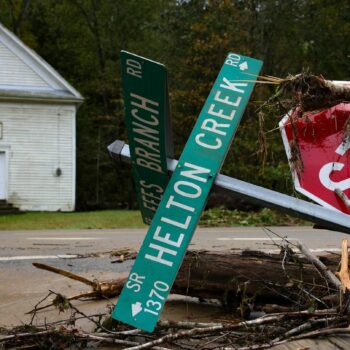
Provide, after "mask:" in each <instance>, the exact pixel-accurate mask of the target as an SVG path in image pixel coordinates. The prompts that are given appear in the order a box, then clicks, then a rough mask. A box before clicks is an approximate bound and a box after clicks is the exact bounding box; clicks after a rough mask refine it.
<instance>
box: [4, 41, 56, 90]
mask: <svg viewBox="0 0 350 350" xmlns="http://www.w3.org/2000/svg"><path fill="white" fill-rule="evenodd" d="M0 85H3V86H10V87H12V86H13V87H17V88H18V87H21V86H23V87H35V88H50V86H49V85H48V84H47V83H46V82H45V81H44V80H43V79H41V78H40V76H39V75H38V74H37V73H35V72H34V71H33V70H32V69H31V68H30V67H29V66H28V64H26V63H24V62H23V61H22V60H21V59H20V58H19V57H18V56H16V55H15V54H14V53H13V52H12V51H11V50H10V49H9V48H8V47H6V46H5V45H4V44H3V43H2V42H1V38H0Z"/></svg>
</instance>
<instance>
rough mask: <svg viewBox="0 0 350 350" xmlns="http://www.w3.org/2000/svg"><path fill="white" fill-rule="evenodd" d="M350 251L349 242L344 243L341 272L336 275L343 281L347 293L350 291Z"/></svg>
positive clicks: (345, 240)
mask: <svg viewBox="0 0 350 350" xmlns="http://www.w3.org/2000/svg"><path fill="white" fill-rule="evenodd" d="M348 265H349V251H348V240H347V239H343V241H342V252H341V263H340V271H339V272H337V273H336V275H337V276H338V277H339V279H340V281H341V286H342V290H343V292H344V293H345V291H346V290H348V291H350V277H349V267H348Z"/></svg>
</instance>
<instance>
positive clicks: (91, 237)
mask: <svg viewBox="0 0 350 350" xmlns="http://www.w3.org/2000/svg"><path fill="white" fill-rule="evenodd" d="M271 230H272V231H273V232H276V233H277V234H278V235H281V236H288V238H289V239H290V240H295V239H298V240H301V241H303V242H304V243H305V244H306V245H307V246H308V247H309V248H311V249H312V250H313V251H315V252H318V253H319V252H323V251H332V252H339V251H340V249H339V248H340V245H341V240H342V238H344V237H345V238H347V237H348V236H347V235H345V234H341V233H337V232H332V231H327V230H314V229H312V228H310V227H273V228H271ZM145 234H146V230H145V229H137V230H135V229H133V230H129V229H128V230H126V229H121V230H75V231H67V230H65V231H62V230H55V231H22V232H19V231H8V232H6V231H1V232H0V240H1V250H0V326H1V325H5V324H7V325H9V324H19V323H21V322H24V321H27V320H28V316H24V312H25V311H28V310H29V309H31V307H32V306H33V305H35V303H36V302H37V301H38V300H40V299H41V298H43V297H44V296H45V295H46V294H47V291H48V290H49V289H54V290H55V291H58V292H61V293H64V294H65V295H73V294H76V293H78V292H81V291H87V290H88V287H86V286H84V285H82V284H81V283H78V282H75V281H73V282H70V281H69V282H67V279H66V278H64V277H61V276H56V275H54V274H52V273H49V272H45V271H40V270H37V269H35V268H33V267H32V264H31V263H32V262H34V261H36V262H42V263H46V264H50V265H54V266H56V267H61V268H64V269H66V270H70V271H72V272H75V273H79V274H80V275H83V276H85V277H87V278H89V279H95V278H97V279H109V278H116V277H117V276H121V275H125V274H126V273H127V271H128V270H129V269H130V266H131V262H126V263H123V264H111V260H112V259H111V258H110V257H109V255H108V254H105V255H102V256H100V257H88V258H78V259H77V258H76V257H77V255H81V254H83V255H84V254H89V253H96V252H108V251H111V250H117V249H121V248H123V247H129V248H134V249H138V248H139V246H140V244H141V242H142V240H143V238H144V236H145ZM270 237H273V239H274V240H275V241H276V243H279V240H278V237H277V238H276V236H274V235H273V234H271V232H270V231H268V230H266V229H263V228H252V227H244V228H242V227H240V228H210V229H206V228H200V229H197V231H196V233H195V235H194V238H193V240H192V243H191V246H190V248H193V249H215V250H228V249H254V250H255V249H259V250H264V251H278V248H277V247H276V246H275V245H273V242H272V241H271V239H270ZM82 307H83V308H87V311H88V312H91V311H92V309H94V308H96V309H99V310H100V311H101V305H100V304H98V303H96V302H93V303H90V304H89V303H86V302H85V303H84V305H82ZM103 307H104V306H103ZM52 316H53V317H54V318H55V317H57V311H52ZM45 317H48V318H49V317H50V313H49V314H48V313H45Z"/></svg>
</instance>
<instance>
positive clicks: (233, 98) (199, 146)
mask: <svg viewBox="0 0 350 350" xmlns="http://www.w3.org/2000/svg"><path fill="white" fill-rule="evenodd" d="M261 66H262V62H261V61H258V60H255V59H252V58H249V57H244V56H240V55H237V54H234V53H230V54H229V55H228V56H227V58H226V60H225V62H224V65H223V66H222V68H221V70H220V73H219V75H218V78H217V79H216V81H215V83H214V85H213V88H212V90H211V92H210V94H209V97H208V98H207V100H206V102H205V105H204V107H203V109H202V111H201V113H200V115H199V117H198V120H197V122H196V124H195V126H194V128H193V131H192V133H191V135H190V137H189V140H188V142H187V144H186V146H185V149H184V151H183V153H182V155H181V157H180V159H179V162H178V165H177V167H176V169H175V171H174V173H173V175H172V177H171V179H170V181H169V184H168V186H167V188H166V191H165V193H164V195H163V198H162V200H161V202H160V204H159V207H158V210H157V212H156V215H155V217H154V219H153V221H152V223H151V226H150V228H149V230H148V232H147V235H146V238H145V240H144V242H143V244H142V247H141V249H140V252H139V254H138V256H137V258H136V261H135V264H134V266H133V268H132V270H131V272H130V274H129V277H128V280H127V282H126V284H125V285H124V288H123V290H122V293H121V295H120V297H119V300H118V302H117V305H116V307H115V309H114V311H113V314H112V316H113V318H114V319H116V320H119V321H122V322H124V323H127V324H129V325H132V326H135V327H137V328H140V329H143V330H145V331H148V332H152V331H153V329H154V327H155V325H156V324H157V321H158V318H159V316H160V313H161V311H162V309H163V306H164V303H165V300H166V298H167V296H168V294H169V292H170V290H171V287H172V285H173V282H174V280H175V277H176V274H177V271H178V270H179V268H180V265H181V263H182V260H183V258H184V255H185V253H186V249H187V247H188V245H189V243H190V241H191V238H192V235H193V233H194V231H195V229H196V226H197V223H198V221H199V218H200V215H201V213H202V210H203V209H204V206H205V203H206V200H207V196H208V194H209V191H210V188H211V186H212V184H213V182H214V180H215V177H216V175H217V173H218V171H219V170H220V168H221V166H222V164H223V161H224V159H225V156H226V153H227V151H228V148H229V146H230V143H231V141H232V139H233V137H234V134H235V132H236V130H237V128H238V125H239V122H240V120H241V117H242V115H243V112H244V110H245V107H246V105H247V103H248V100H249V97H250V94H251V92H252V90H253V87H254V83H253V82H247V80H254V78H252V77H251V74H253V75H258V74H259V72H260V69H261ZM246 73H248V74H249V75H247V74H246Z"/></svg>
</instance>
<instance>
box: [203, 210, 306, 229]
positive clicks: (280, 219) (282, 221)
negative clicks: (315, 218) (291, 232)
mask: <svg viewBox="0 0 350 350" xmlns="http://www.w3.org/2000/svg"><path fill="white" fill-rule="evenodd" d="M309 224H310V223H308V222H307V221H304V220H300V219H296V218H292V217H290V216H289V215H286V214H281V213H278V212H276V211H273V210H271V209H267V208H264V209H261V210H260V211H257V212H246V211H239V210H228V209H225V208H213V209H209V210H207V211H205V212H204V213H203V214H202V217H201V220H200V225H201V226H215V227H218V226H292V225H309Z"/></svg>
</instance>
